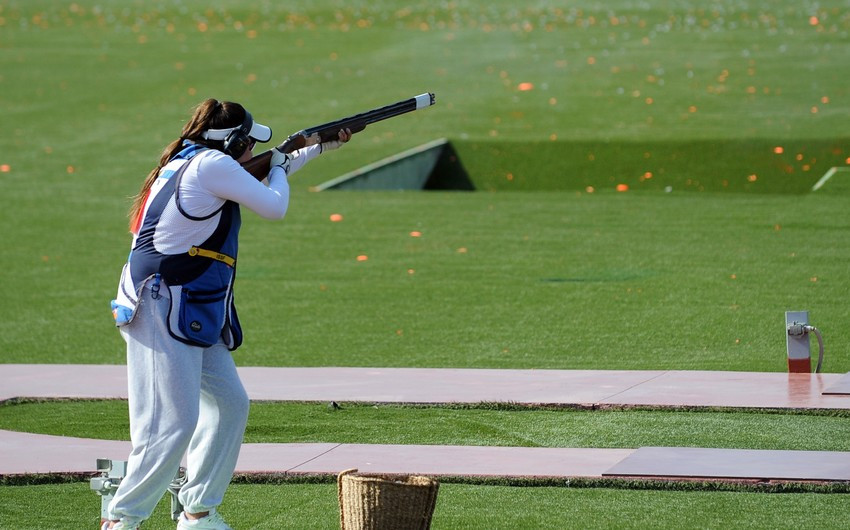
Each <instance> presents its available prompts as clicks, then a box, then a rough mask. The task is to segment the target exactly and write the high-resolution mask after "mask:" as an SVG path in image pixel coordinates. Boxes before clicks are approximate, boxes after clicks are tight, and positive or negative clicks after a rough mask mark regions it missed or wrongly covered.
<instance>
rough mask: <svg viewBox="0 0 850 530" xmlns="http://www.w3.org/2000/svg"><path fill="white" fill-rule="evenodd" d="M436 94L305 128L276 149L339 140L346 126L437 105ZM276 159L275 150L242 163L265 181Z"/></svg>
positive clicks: (286, 150)
mask: <svg viewBox="0 0 850 530" xmlns="http://www.w3.org/2000/svg"><path fill="white" fill-rule="evenodd" d="M434 101H435V96H434V94H433V93H431V92H426V93H425V94H420V95H418V96H415V97H412V98H410V99H405V100H402V101H399V102H397V103H393V104H392V105H387V106H385V107H380V108H377V109H372V110H370V111H366V112H362V113H360V114H355V115H354V116H349V117H348V118H342V119H341V120H336V121H331V122H328V123H324V124H322V125H316V126H315V127H310V128H309V129H303V130H301V131H298V132H297V133H295V134H292V135H290V136H289V137H288V138H287V139H286V140H284V141H283V143H282V144H280V145H278V146H277V147H274V148H272V149H277V150H278V151H280V152H282V153H291V152H293V151H295V150H298V149H301V148H303V147H307V146H308V145H314V144H318V143H322V142H327V141H330V140H335V139H337V135H339V131H341V130H343V129H349V130H351V132H352V134H353V133H357V132H360V131H362V130H363V129H365V128H366V126H367V125H369V124H371V123H375V122H379V121H382V120H386V119H387V118H392V117H394V116H398V115H400V114H405V113H407V112H411V111H414V110H419V109H422V108H425V107H430V106H431V105H433V104H434ZM271 158H272V150H271V149H270V150H268V151H266V152H264V153H261V154H259V155H257V156H255V157H254V158H252V159H251V160H249V161H247V162H245V163H244V164H242V167H243V168H245V170H246V171H247V172H248V173H250V174H252V175H254V177H256V179H257V180H263V179H264V178H266V177H267V176H268V174H269V169H270V163H271Z"/></svg>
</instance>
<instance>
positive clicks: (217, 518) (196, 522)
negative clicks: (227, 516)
mask: <svg viewBox="0 0 850 530" xmlns="http://www.w3.org/2000/svg"><path fill="white" fill-rule="evenodd" d="M190 529H195V530H233V528H230V527H229V526H227V523H225V522H224V519H222V517H221V515H220V514H219V513H218V512H217V511H215V510H210V513H209V515H207V516H206V517H201V518H200V519H188V518H187V517H186V512H183V513H181V514H180V519H178V522H177V530H190Z"/></svg>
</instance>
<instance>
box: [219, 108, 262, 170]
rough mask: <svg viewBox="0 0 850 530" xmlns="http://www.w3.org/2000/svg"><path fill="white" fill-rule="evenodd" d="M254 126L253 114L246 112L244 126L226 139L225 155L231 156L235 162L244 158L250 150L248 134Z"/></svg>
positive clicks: (228, 134)
mask: <svg viewBox="0 0 850 530" xmlns="http://www.w3.org/2000/svg"><path fill="white" fill-rule="evenodd" d="M253 125H254V118H253V117H251V113H250V112H248V111H247V110H246V111H245V119H244V120H243V121H242V125H240V126H239V127H237V128H235V129H233V130H232V131H230V132H229V133H227V136H226V137H225V138H224V148H223V149H222V151H224V154H226V155H230V156H231V157H232V158H233V159H234V160H236V159H238V158H239V157H240V156H242V155H243V154H244V153H245V151H246V150H247V149H248V145H250V143H251V138H250V137H249V136H248V133H250V132H251V127H252V126H253Z"/></svg>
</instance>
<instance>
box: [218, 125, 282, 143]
mask: <svg viewBox="0 0 850 530" xmlns="http://www.w3.org/2000/svg"><path fill="white" fill-rule="evenodd" d="M241 127H242V126H241V125H240V126H239V127H231V128H229V129H209V130H206V131H204V133H203V134H202V135H201V137H202V138H203V139H205V140H224V139H225V138H227V135H228V134H230V133H232V132H233V131H235V130H237V129H239V128H241ZM248 136H250V137H251V138H253V139H254V140H257V141H258V142H262V143H266V142H268V141H269V140H271V139H272V130H271V129H270V128H269V127H266V126H265V125H263V124H261V123H257V122H256V121H254V120H253V119H252V120H251V130H250V131H249V132H248Z"/></svg>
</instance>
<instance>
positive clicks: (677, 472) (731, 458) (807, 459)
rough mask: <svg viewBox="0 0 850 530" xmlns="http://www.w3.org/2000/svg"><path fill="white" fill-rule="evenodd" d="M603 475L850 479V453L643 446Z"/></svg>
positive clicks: (748, 478) (793, 479)
mask: <svg viewBox="0 0 850 530" xmlns="http://www.w3.org/2000/svg"><path fill="white" fill-rule="evenodd" d="M603 475H605V476H608V477H678V478H715V479H747V480H752V479H757V480H788V481H805V480H823V481H847V480H850V453H848V452H839V451H769V450H753V449H703V448H698V447H641V448H640V449H638V450H637V451H635V452H634V453H632V454H631V455H629V456H628V457H627V458H625V459H623V460H622V461H620V462H619V463H617V464H616V465H614V466H612V467H611V468H610V469H608V470H607V471H605V472H604V473H603Z"/></svg>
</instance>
